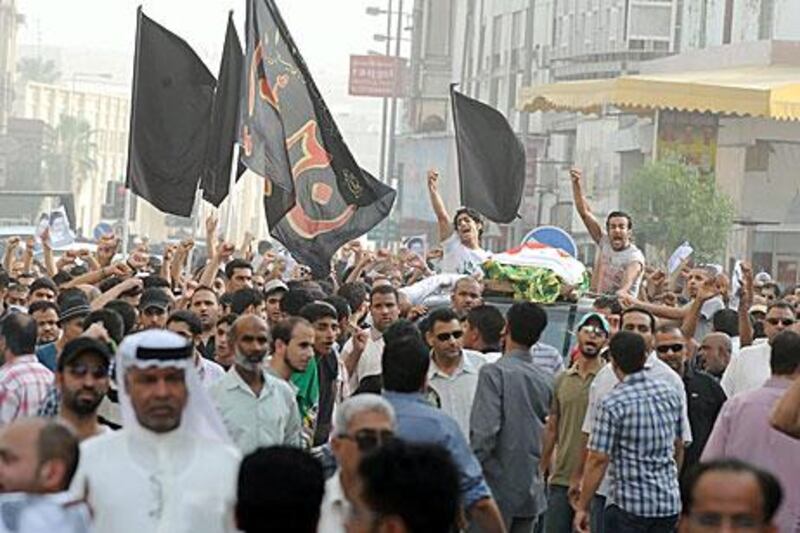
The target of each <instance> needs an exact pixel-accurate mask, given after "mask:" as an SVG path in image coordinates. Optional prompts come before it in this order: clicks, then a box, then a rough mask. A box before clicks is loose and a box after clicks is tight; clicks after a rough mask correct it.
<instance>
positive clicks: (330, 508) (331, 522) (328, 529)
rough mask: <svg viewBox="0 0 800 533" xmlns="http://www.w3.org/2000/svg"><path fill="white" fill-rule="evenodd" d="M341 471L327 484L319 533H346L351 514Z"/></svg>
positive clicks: (320, 514) (320, 515)
mask: <svg viewBox="0 0 800 533" xmlns="http://www.w3.org/2000/svg"><path fill="white" fill-rule="evenodd" d="M340 476H341V471H340V470H337V471H336V473H335V474H334V475H333V476H331V478H330V479H328V481H326V482H325V496H323V497H322V505H321V506H320V513H319V523H318V525H317V533H344V532H345V524H346V523H347V517H348V515H349V514H350V508H351V507H352V506H351V505H350V502H349V501H348V500H347V498H346V497H345V495H344V489H343V488H342V480H341V478H340Z"/></svg>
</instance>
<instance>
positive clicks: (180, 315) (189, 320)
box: [167, 309, 203, 335]
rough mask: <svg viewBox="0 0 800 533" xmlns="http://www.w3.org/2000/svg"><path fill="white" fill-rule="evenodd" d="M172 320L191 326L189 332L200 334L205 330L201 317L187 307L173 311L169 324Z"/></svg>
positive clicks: (168, 319) (168, 320)
mask: <svg viewBox="0 0 800 533" xmlns="http://www.w3.org/2000/svg"><path fill="white" fill-rule="evenodd" d="M172 322H183V323H184V324H186V325H187V326H189V332H190V333H191V334H192V335H200V334H201V333H202V332H203V324H202V323H201V322H200V317H198V316H197V315H196V314H194V313H193V312H191V311H189V310H187V309H180V310H178V311H173V312H172V314H170V315H169V318H167V326H169V325H170V324H171V323H172Z"/></svg>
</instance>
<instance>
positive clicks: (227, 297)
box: [219, 292, 233, 307]
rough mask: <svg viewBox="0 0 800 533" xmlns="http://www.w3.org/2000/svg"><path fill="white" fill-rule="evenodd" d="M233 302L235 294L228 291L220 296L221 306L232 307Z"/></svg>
mask: <svg viewBox="0 0 800 533" xmlns="http://www.w3.org/2000/svg"><path fill="white" fill-rule="evenodd" d="M232 303H233V294H231V293H229V292H226V293H225V294H223V295H222V296H220V297H219V305H220V307H230V306H231V304H232Z"/></svg>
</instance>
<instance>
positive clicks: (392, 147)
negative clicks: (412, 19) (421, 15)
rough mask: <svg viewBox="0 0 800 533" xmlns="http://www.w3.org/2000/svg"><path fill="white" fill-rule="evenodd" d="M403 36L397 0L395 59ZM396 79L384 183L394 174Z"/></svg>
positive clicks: (400, 3) (399, 7)
mask: <svg viewBox="0 0 800 533" xmlns="http://www.w3.org/2000/svg"><path fill="white" fill-rule="evenodd" d="M402 37H403V0H399V6H398V8H397V36H396V37H395V43H394V57H395V58H396V61H398V62H399V61H400V43H401V42H402V41H401V39H402ZM396 75H397V65H395V76H396ZM396 82H397V80H396V79H395V86H394V90H393V91H392V110H391V112H390V115H389V157H388V159H389V164H388V166H387V169H386V179H385V180H384V181H385V182H386V183H390V182H391V179H392V177H393V176H394V172H395V170H394V158H395V155H394V153H395V145H394V140H395V125H396V121H397V83H396Z"/></svg>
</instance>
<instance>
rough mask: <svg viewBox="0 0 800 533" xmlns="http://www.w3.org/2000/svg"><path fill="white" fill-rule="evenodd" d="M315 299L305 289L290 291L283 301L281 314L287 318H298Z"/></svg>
mask: <svg viewBox="0 0 800 533" xmlns="http://www.w3.org/2000/svg"><path fill="white" fill-rule="evenodd" d="M313 301H314V297H313V296H311V294H310V293H309V292H308V291H307V290H305V289H289V290H288V291H286V294H284V295H283V298H282V299H281V306H280V307H281V312H282V313H283V314H285V315H287V316H297V315H299V314H300V310H301V309H302V308H303V307H305V306H306V305H308V304H310V303H312V302H313Z"/></svg>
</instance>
